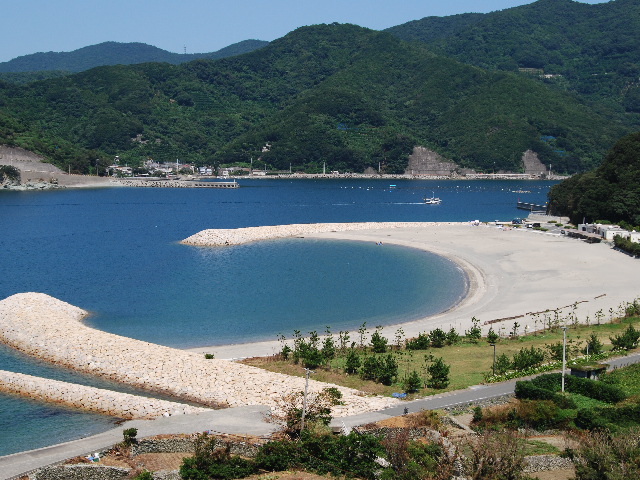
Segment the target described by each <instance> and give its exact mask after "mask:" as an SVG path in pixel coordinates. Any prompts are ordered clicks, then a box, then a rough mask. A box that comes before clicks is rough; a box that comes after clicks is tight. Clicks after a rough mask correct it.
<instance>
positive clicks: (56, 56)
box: [0, 40, 269, 79]
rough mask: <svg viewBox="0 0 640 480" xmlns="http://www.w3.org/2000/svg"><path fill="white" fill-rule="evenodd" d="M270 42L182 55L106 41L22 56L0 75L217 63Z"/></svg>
mask: <svg viewBox="0 0 640 480" xmlns="http://www.w3.org/2000/svg"><path fill="white" fill-rule="evenodd" d="M268 43H269V42H265V41H262V40H244V41H242V42H238V43H234V44H233V45H229V46H228V47H225V48H223V49H221V50H218V51H217V52H211V53H190V54H186V53H185V54H182V53H172V52H167V51H166V50H162V49H160V48H157V47H153V46H151V45H147V44H144V43H136V42H132V43H119V42H103V43H99V44H97V45H91V46H88V47H83V48H79V49H78V50H74V51H72V52H41V53H34V54H31V55H23V56H21V57H17V58H14V59H13V60H9V61H8V62H2V63H0V73H13V74H16V73H25V72H38V73H39V74H40V75H43V74H42V73H41V72H48V71H54V72H65V73H69V72H73V73H77V72H82V71H84V70H89V69H90V68H95V67H101V66H105V65H133V64H136V63H148V62H166V63H171V64H173V65H179V64H181V63H185V62H190V61H192V60H197V59H201V58H206V59H209V60H215V59H218V58H225V57H232V56H234V55H241V54H243V53H247V52H251V51H253V50H256V49H258V48H262V47H264V46H265V45H267V44H268ZM24 77H25V78H26V77H27V76H24ZM6 78H9V79H13V78H20V77H19V76H15V75H14V76H6ZM34 79H37V78H34Z"/></svg>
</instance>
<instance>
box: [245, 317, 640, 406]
mask: <svg viewBox="0 0 640 480" xmlns="http://www.w3.org/2000/svg"><path fill="white" fill-rule="evenodd" d="M638 323H640V318H639V317H632V318H624V319H621V320H614V322H612V323H606V324H604V323H603V324H601V325H569V326H568V328H567V345H568V351H569V350H573V351H575V352H578V351H579V350H581V349H582V348H584V346H585V345H586V340H587V338H588V337H589V335H590V334H591V333H595V334H596V335H597V336H598V338H599V339H600V341H601V342H602V343H603V344H604V348H605V351H610V350H611V342H610V340H609V337H611V336H614V335H620V334H621V333H622V332H623V331H624V330H625V329H626V328H627V326H628V325H629V324H633V325H634V326H636V327H637V325H638ZM507 327H508V328H510V325H507ZM494 328H495V327H494ZM370 334H371V332H369V335H370ZM562 336H563V335H562V330H561V329H559V328H558V329H556V330H555V331H550V330H544V331H539V332H534V333H529V334H528V335H526V336H525V335H523V336H520V337H518V338H501V339H500V340H499V341H498V342H497V344H496V355H498V356H499V355H501V354H503V353H504V354H506V355H507V356H509V357H510V358H512V357H513V355H514V354H515V353H517V352H519V351H520V350H521V349H522V348H529V347H531V346H533V347H536V348H541V349H543V350H545V352H546V351H547V350H546V348H545V345H547V344H555V343H561V342H562ZM290 346H292V345H290ZM389 351H390V352H391V354H392V355H394V357H395V359H396V361H397V363H398V367H399V374H398V379H397V380H396V382H395V383H394V384H392V385H390V386H385V385H382V384H379V383H375V382H373V381H369V380H363V379H361V378H360V376H359V375H357V374H353V375H347V374H345V373H344V372H343V368H344V363H345V356H344V355H342V356H341V355H338V356H337V358H334V359H333V360H332V361H331V366H330V367H328V368H327V367H322V368H318V369H316V370H315V371H314V373H313V375H312V378H313V379H314V380H319V381H322V382H328V383H333V384H337V385H342V386H345V387H350V388H354V389H357V390H361V391H364V392H367V393H371V394H377V395H387V396H388V395H391V394H392V393H394V392H402V391H403V388H402V380H403V379H404V378H405V375H407V374H408V373H410V372H411V371H413V370H415V371H417V372H418V374H419V375H420V376H421V377H422V378H423V379H426V378H427V377H428V374H427V371H426V368H427V366H428V365H429V364H430V361H429V360H430V359H433V358H437V357H441V358H442V359H443V360H444V362H445V363H446V364H447V365H449V366H450V367H451V370H450V374H449V379H450V383H449V386H448V387H447V388H445V389H442V390H434V389H430V388H422V389H421V390H420V391H419V392H418V393H414V394H410V395H409V396H408V398H418V397H422V396H428V395H433V394H435V393H440V392H446V391H451V390H458V389H463V388H467V387H469V386H472V385H477V384H480V383H483V381H484V376H485V374H487V373H489V372H491V370H492V365H493V347H492V346H490V345H489V343H488V342H487V340H486V339H485V338H482V339H480V340H479V341H478V343H468V342H466V341H465V340H464V339H463V340H462V342H461V343H459V344H456V345H450V346H445V347H442V348H429V349H428V350H414V351H411V350H404V349H403V350H398V349H397V347H389ZM360 354H361V356H362V358H364V355H374V354H373V353H372V352H371V348H370V347H368V348H367V347H365V349H364V351H362V350H360ZM377 355H385V354H377ZM576 355H578V353H575V354H572V355H571V356H568V359H570V358H573V357H575V356H576ZM244 363H246V364H249V365H254V366H256V367H260V368H264V369H266V370H270V371H274V372H280V373H284V374H287V375H295V376H304V368H303V367H302V365H300V364H298V365H296V364H294V363H293V362H292V361H291V360H288V361H285V360H282V359H281V358H280V357H279V356H277V355H276V356H272V357H257V358H251V359H246V360H244ZM636 375H637V376H638V379H639V380H640V366H638V369H637V373H636ZM634 385H638V390H637V391H634V392H633V393H631V392H630V394H633V395H636V394H637V395H640V381H638V382H636V381H634ZM629 388H631V387H629ZM634 388H635V387H634Z"/></svg>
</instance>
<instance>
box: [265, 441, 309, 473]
mask: <svg viewBox="0 0 640 480" xmlns="http://www.w3.org/2000/svg"><path fill="white" fill-rule="evenodd" d="M298 456H299V454H298V445H297V444H296V443H295V442H292V441H291V440H279V441H273V442H269V443H266V444H265V445H263V446H262V447H260V450H258V453H257V455H256V458H255V462H256V466H257V467H258V468H261V469H263V470H268V471H271V472H282V471H285V470H289V469H290V468H292V467H294V466H295V462H296V459H297V458H298Z"/></svg>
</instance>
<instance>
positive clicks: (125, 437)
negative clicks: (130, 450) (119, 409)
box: [122, 428, 138, 447]
mask: <svg viewBox="0 0 640 480" xmlns="http://www.w3.org/2000/svg"><path fill="white" fill-rule="evenodd" d="M137 435H138V429H137V428H126V429H124V430H123V431H122V444H123V445H124V446H125V447H130V446H131V445H135V444H137V443H138V439H137V438H136V436H137Z"/></svg>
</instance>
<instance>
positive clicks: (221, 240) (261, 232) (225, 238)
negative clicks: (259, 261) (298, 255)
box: [180, 222, 452, 247]
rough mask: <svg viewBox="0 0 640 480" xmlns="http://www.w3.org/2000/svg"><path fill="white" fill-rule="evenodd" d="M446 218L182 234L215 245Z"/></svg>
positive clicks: (407, 225) (190, 240)
mask: <svg viewBox="0 0 640 480" xmlns="http://www.w3.org/2000/svg"><path fill="white" fill-rule="evenodd" d="M450 224H452V223H449V222H437V223H436V222H361V223H299V224H292V225H274V226H264V227H246V228H234V229H224V228H217V229H209V230H202V231H201V232H198V233H196V234H195V235H191V236H190V237H189V238H185V239H184V240H182V242H180V243H183V244H185V245H194V246H202V247H217V246H223V245H241V244H243V243H249V242H255V241H258V240H270V239H275V238H286V237H299V236H303V235H313V234H315V233H326V232H345V231H349V230H372V229H384V228H427V227H434V226H438V225H450Z"/></svg>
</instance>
